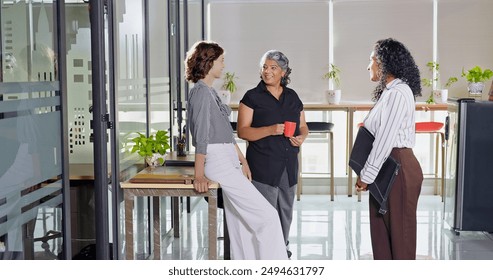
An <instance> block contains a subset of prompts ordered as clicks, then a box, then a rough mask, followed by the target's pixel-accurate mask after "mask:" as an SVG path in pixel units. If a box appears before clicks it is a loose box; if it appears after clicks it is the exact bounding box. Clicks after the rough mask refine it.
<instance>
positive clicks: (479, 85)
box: [462, 66, 493, 95]
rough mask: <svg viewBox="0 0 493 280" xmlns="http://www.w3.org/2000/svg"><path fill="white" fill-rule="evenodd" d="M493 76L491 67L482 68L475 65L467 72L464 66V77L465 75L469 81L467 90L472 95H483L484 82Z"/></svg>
mask: <svg viewBox="0 0 493 280" xmlns="http://www.w3.org/2000/svg"><path fill="white" fill-rule="evenodd" d="M492 76H493V71H491V69H484V70H483V69H481V67H479V66H474V67H473V68H471V69H469V70H467V73H466V72H465V71H464V68H462V77H464V78H465V79H466V80H467V82H468V83H469V84H468V85H467V90H468V91H469V94H471V95H481V94H482V93H483V89H484V82H486V80H488V79H490V78H491V77H492Z"/></svg>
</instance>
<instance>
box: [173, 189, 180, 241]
mask: <svg viewBox="0 0 493 280" xmlns="http://www.w3.org/2000/svg"><path fill="white" fill-rule="evenodd" d="M171 208H173V211H172V212H173V236H174V237H180V201H179V198H178V197H176V196H174V197H172V198H171Z"/></svg>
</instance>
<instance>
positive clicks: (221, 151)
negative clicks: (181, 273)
mask: <svg viewBox="0 0 493 280" xmlns="http://www.w3.org/2000/svg"><path fill="white" fill-rule="evenodd" d="M205 176H206V177H207V178H209V179H210V180H213V181H216V182H218V183H219V184H220V185H221V188H222V190H223V196H224V210H225V211H226V220H227V226H228V231H229V238H230V243H231V259H233V260H287V259H288V256H287V252H286V245H285V243H284V237H283V234H282V229H281V222H280V220H279V216H278V214H277V211H276V209H275V208H274V207H273V206H272V205H271V204H270V203H269V202H268V201H267V200H266V199H265V198H264V196H263V195H262V194H261V193H260V192H259V191H258V190H257V189H256V188H255V186H254V185H253V184H252V183H251V182H250V181H249V180H248V178H246V177H245V176H244V175H243V172H242V170H241V166H240V162H239V159H238V154H237V152H236V148H235V146H234V145H233V144H209V145H207V156H206V161H205Z"/></svg>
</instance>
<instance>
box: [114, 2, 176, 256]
mask: <svg viewBox="0 0 493 280" xmlns="http://www.w3.org/2000/svg"><path fill="white" fill-rule="evenodd" d="M114 12H115V14H114V19H113V21H114V31H115V49H114V50H110V51H113V52H114V53H113V55H114V58H115V91H116V104H115V105H116V108H117V114H118V116H117V120H118V128H119V130H118V137H119V143H120V145H119V160H120V162H119V165H120V172H121V174H126V173H128V172H127V171H129V168H134V167H135V165H137V166H138V168H139V169H142V168H143V164H144V160H143V159H142V158H141V157H140V156H138V155H137V154H132V153H130V151H131V149H132V146H133V145H132V143H133V142H132V141H131V140H132V139H133V138H134V137H136V136H138V134H137V133H142V134H146V133H147V129H146V128H147V125H146V124H147V91H146V90H147V89H146V83H147V80H146V79H147V77H146V61H145V51H146V45H145V32H144V31H145V10H144V1H143V0H125V1H114ZM161 15H162V14H161ZM161 75H163V73H161ZM165 81H166V79H165V78H163V76H161V80H160V82H161V83H163V82H164V83H165ZM163 94H164V93H163V92H161V93H158V94H157V96H158V97H156V99H155V101H156V103H157V104H154V105H153V106H155V108H158V107H160V106H159V105H158V104H159V102H161V103H163V102H164V101H163V98H162V95H163ZM159 95H161V96H159ZM152 97H153V96H152V93H151V98H152ZM152 102H153V101H151V104H152ZM162 111H163V110H161V112H162ZM164 121H165V120H164ZM153 133H155V130H154V129H153V128H152V126H151V131H149V134H153ZM134 172H135V171H132V172H131V173H134ZM120 206H121V207H123V205H120ZM149 209H150V202H149V200H148V198H138V199H136V203H135V209H134V211H135V217H136V223H135V224H136V225H138V226H137V227H136V229H137V232H136V233H135V235H134V236H135V244H134V248H135V252H136V254H137V256H136V259H143V258H146V257H147V256H148V255H149V253H150V244H151V239H150V238H151V237H150V236H151V232H149V229H150V224H149V215H150V214H151V213H150V212H149V211H148V210H149ZM121 217H123V216H121ZM121 224H123V223H121ZM120 233H121V234H120V236H122V234H123V231H121V232H120Z"/></svg>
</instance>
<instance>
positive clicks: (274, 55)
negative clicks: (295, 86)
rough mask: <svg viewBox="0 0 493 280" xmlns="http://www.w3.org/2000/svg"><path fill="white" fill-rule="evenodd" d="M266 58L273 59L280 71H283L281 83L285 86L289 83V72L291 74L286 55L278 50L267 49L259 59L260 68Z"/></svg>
mask: <svg viewBox="0 0 493 280" xmlns="http://www.w3.org/2000/svg"><path fill="white" fill-rule="evenodd" d="M267 59H269V60H274V61H275V62H276V63H277V65H279V67H281V69H282V71H284V72H285V74H284V76H283V77H282V78H281V85H282V86H286V85H287V84H289V83H290V82H291V79H290V78H289V74H291V68H289V59H288V57H287V56H285V55H284V54H283V53H282V52H280V51H278V50H270V51H267V52H266V53H265V54H264V55H263V56H262V58H261V59H260V69H262V67H263V66H264V63H265V61H266V60H267Z"/></svg>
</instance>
